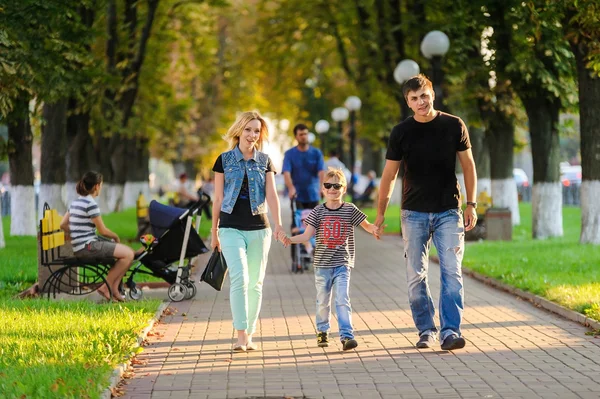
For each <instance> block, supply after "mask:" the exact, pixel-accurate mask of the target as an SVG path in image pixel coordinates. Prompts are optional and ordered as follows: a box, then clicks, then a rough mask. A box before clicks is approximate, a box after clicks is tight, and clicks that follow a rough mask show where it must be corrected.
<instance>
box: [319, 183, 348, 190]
mask: <svg viewBox="0 0 600 399" xmlns="http://www.w3.org/2000/svg"><path fill="white" fill-rule="evenodd" d="M323 187H325V188H326V189H327V190H329V189H330V188H333V189H334V190H339V189H340V188H342V187H344V185H343V184H340V183H323Z"/></svg>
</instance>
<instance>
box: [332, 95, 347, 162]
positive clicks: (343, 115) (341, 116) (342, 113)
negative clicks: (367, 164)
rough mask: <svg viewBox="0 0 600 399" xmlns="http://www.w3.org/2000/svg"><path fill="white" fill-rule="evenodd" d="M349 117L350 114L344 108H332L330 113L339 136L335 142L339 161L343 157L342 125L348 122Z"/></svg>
mask: <svg viewBox="0 0 600 399" xmlns="http://www.w3.org/2000/svg"><path fill="white" fill-rule="evenodd" d="M349 115H350V113H349V112H348V110H347V109H346V108H344V107H337V108H334V109H333V111H331V119H333V120H334V121H335V122H337V124H338V133H339V136H338V142H337V150H338V156H339V157H340V159H343V155H344V137H343V135H342V123H343V122H344V121H346V120H348V116H349Z"/></svg>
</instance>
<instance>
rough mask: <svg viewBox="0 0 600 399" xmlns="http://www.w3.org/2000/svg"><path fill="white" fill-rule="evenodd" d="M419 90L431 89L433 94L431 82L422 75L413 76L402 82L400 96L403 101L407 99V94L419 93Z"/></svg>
mask: <svg viewBox="0 0 600 399" xmlns="http://www.w3.org/2000/svg"><path fill="white" fill-rule="evenodd" d="M421 89H431V91H432V92H433V84H431V80H429V79H427V77H426V76H425V75H423V74H422V73H420V74H418V75H416V76H413V77H412V78H410V79H408V80H407V81H406V82H404V85H403V86H402V95H403V96H404V98H405V99H408V93H409V92H411V91H419V90H421Z"/></svg>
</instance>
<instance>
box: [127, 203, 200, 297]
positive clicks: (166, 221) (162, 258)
mask: <svg viewBox="0 0 600 399" xmlns="http://www.w3.org/2000/svg"><path fill="white" fill-rule="evenodd" d="M208 203H210V197H208V195H206V194H203V195H202V196H201V197H200V200H199V201H198V202H196V203H194V205H192V206H191V207H190V208H189V209H183V208H175V207H172V206H167V205H163V204H161V203H159V202H157V201H152V202H150V207H149V216H150V225H151V228H152V235H153V237H151V240H150V241H149V242H144V239H145V238H146V237H147V236H144V237H142V242H143V243H144V245H145V246H146V249H145V250H144V252H142V253H141V254H140V255H138V256H137V258H136V261H137V264H136V265H135V266H134V267H132V268H131V269H130V272H129V278H128V279H127V281H126V282H125V286H126V287H127V288H129V297H130V298H131V299H135V300H137V299H140V298H141V297H142V290H141V289H139V288H138V287H137V286H136V283H135V281H134V277H135V275H136V274H138V273H142V274H149V275H152V276H156V277H159V278H162V279H163V280H165V281H166V282H168V283H169V284H171V286H170V287H169V291H168V295H169V299H171V300H172V301H174V302H179V301H182V300H184V299H191V298H193V297H194V296H195V295H196V286H195V285H194V282H193V281H192V280H190V267H191V266H190V261H191V259H192V258H193V257H195V256H197V255H200V254H203V253H205V252H208V248H207V247H206V245H204V242H203V241H202V239H201V238H200V236H199V235H198V232H197V231H196V230H195V229H193V228H192V220H193V218H194V216H195V215H196V213H200V212H201V211H202V208H203V207H204V206H207V205H208ZM197 223H198V224H199V223H200V221H199V220H198V221H197ZM142 266H145V267H146V269H148V270H149V271H146V270H144V269H142Z"/></svg>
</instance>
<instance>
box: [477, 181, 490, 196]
mask: <svg viewBox="0 0 600 399" xmlns="http://www.w3.org/2000/svg"><path fill="white" fill-rule="evenodd" d="M484 191H485V192H486V193H487V194H488V195H489V196H491V195H492V179H490V178H489V177H484V178H481V179H477V197H479V194H481V193H482V192H484Z"/></svg>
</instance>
